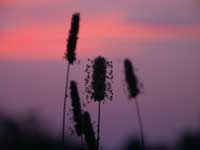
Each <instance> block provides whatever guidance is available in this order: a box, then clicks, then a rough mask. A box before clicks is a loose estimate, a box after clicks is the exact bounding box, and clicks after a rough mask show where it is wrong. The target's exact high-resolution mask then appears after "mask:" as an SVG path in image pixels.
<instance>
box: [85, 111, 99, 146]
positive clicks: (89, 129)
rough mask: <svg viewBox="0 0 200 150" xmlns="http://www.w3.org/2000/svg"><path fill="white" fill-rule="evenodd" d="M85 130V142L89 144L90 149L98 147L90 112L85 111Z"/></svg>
mask: <svg viewBox="0 0 200 150" xmlns="http://www.w3.org/2000/svg"><path fill="white" fill-rule="evenodd" d="M83 132H84V135H85V136H84V137H85V142H86V144H87V147H88V150H96V149H97V141H96V138H95V132H94V129H93V126H92V123H91V118H90V114H89V113H88V112H84V113H83Z"/></svg>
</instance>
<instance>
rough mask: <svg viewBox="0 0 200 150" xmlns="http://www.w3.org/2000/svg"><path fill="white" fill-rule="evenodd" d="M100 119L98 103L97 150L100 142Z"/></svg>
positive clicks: (99, 102) (99, 103) (99, 105)
mask: <svg viewBox="0 0 200 150" xmlns="http://www.w3.org/2000/svg"><path fill="white" fill-rule="evenodd" d="M100 118H101V101H98V126H97V150H99V141H100Z"/></svg>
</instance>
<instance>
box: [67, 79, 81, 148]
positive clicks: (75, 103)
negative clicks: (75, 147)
mask: <svg viewBox="0 0 200 150" xmlns="http://www.w3.org/2000/svg"><path fill="white" fill-rule="evenodd" d="M70 89H71V92H70V95H71V100H72V101H71V103H72V112H73V120H74V123H75V124H74V128H75V131H76V134H77V135H78V136H81V141H82V146H83V138H82V135H83V129H82V128H83V125H82V109H81V102H80V96H79V93H78V88H77V83H76V82H75V81H71V84H70Z"/></svg>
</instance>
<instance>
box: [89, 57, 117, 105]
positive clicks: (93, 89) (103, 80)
mask: <svg viewBox="0 0 200 150" xmlns="http://www.w3.org/2000/svg"><path fill="white" fill-rule="evenodd" d="M85 71H86V73H87V77H86V79H85V85H86V90H85V91H86V92H87V94H88V95H90V98H91V99H92V100H94V101H103V100H105V98H108V99H110V100H112V96H113V93H112V88H111V83H110V82H109V80H112V79H113V74H112V62H108V61H107V60H106V58H104V57H101V56H98V57H96V58H95V59H94V60H91V65H87V68H86V70H85ZM90 80H91V81H90ZM88 97H89V96H88Z"/></svg>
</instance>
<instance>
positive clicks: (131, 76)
mask: <svg viewBox="0 0 200 150" xmlns="http://www.w3.org/2000/svg"><path fill="white" fill-rule="evenodd" d="M124 69H125V80H126V83H127V86H128V91H129V97H130V98H136V97H137V96H138V95H139V94H140V89H139V82H138V78H137V76H136V74H135V70H134V68H133V66H132V64H131V61H130V60H129V59H125V60H124Z"/></svg>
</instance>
